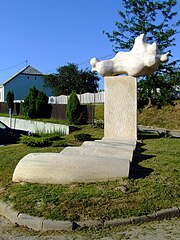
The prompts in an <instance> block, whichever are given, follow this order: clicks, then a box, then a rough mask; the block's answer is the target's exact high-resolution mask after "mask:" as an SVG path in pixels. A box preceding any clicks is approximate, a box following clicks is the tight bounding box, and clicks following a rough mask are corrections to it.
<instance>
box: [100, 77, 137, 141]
mask: <svg viewBox="0 0 180 240" xmlns="http://www.w3.org/2000/svg"><path fill="white" fill-rule="evenodd" d="M104 127H105V129H104V136H105V138H114V139H137V82H136V78H134V77H130V76H116V77H105V103H104Z"/></svg>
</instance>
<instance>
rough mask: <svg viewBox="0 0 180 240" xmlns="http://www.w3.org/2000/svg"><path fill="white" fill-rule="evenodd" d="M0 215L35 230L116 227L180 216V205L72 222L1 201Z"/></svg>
mask: <svg viewBox="0 0 180 240" xmlns="http://www.w3.org/2000/svg"><path fill="white" fill-rule="evenodd" d="M0 215H2V216H4V217H5V218H7V219H9V220H10V222H12V223H13V224H17V225H19V226H24V227H27V228H30V229H33V230H35V231H52V230H54V231H60V230H75V229H77V228H93V227H107V226H108V227H109V226H111V227H114V226H124V225H129V224H140V223H144V222H150V221H155V220H157V221H160V220H163V219H171V218H174V217H180V207H172V208H168V209H163V210H160V211H158V212H156V213H154V214H149V215H144V216H138V217H130V218H120V219H113V220H106V221H104V222H101V221H97V220H88V221H84V222H70V221H55V220H46V219H44V218H41V217H33V216H30V215H28V214H24V213H20V212H17V211H15V210H14V209H13V208H12V207H11V206H10V205H9V204H7V203H5V202H2V201H0Z"/></svg>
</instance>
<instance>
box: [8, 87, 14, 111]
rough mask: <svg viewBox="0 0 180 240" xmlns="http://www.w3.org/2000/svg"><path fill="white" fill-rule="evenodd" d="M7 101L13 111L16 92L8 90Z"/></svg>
mask: <svg viewBox="0 0 180 240" xmlns="http://www.w3.org/2000/svg"><path fill="white" fill-rule="evenodd" d="M6 102H7V104H8V107H9V108H10V109H11V112H13V108H14V92H13V91H8V93H7V96H6Z"/></svg>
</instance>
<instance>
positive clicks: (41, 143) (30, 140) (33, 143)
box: [20, 136, 51, 147]
mask: <svg viewBox="0 0 180 240" xmlns="http://www.w3.org/2000/svg"><path fill="white" fill-rule="evenodd" d="M20 143H23V144H25V145H26V146H30V147H47V146H50V145H51V142H50V141H49V139H47V138H39V137H32V136H22V137H21V138H20Z"/></svg>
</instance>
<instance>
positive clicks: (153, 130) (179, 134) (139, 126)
mask: <svg viewBox="0 0 180 240" xmlns="http://www.w3.org/2000/svg"><path fill="white" fill-rule="evenodd" d="M138 128H139V130H142V131H147V132H159V133H162V132H165V131H166V129H165V128H153V127H146V126H142V125H138ZM169 133H170V134H171V135H172V136H173V137H177V138H180V131H173V130H170V132H169Z"/></svg>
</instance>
